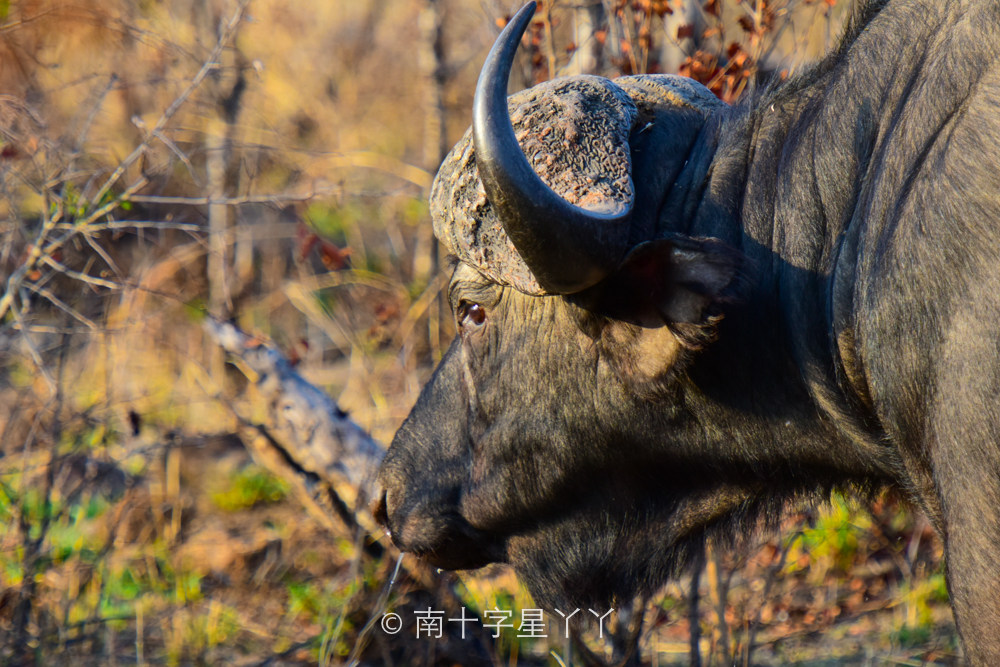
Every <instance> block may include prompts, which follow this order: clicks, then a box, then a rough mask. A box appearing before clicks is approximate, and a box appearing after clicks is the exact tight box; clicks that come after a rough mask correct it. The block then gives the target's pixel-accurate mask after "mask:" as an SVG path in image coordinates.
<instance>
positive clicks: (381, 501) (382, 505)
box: [369, 482, 389, 532]
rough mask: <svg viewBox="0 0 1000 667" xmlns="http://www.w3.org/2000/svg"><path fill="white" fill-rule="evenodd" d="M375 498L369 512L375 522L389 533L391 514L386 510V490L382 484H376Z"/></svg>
mask: <svg viewBox="0 0 1000 667" xmlns="http://www.w3.org/2000/svg"><path fill="white" fill-rule="evenodd" d="M373 497H374V500H373V501H372V504H371V505H370V506H369V510H370V511H371V513H372V516H373V517H375V521H377V522H378V524H379V525H380V526H382V527H383V528H385V529H386V532H388V529H389V514H388V511H387V510H386V490H385V487H384V486H382V484H381V483H378V482H376V484H375V493H374V494H373Z"/></svg>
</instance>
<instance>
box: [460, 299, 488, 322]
mask: <svg viewBox="0 0 1000 667" xmlns="http://www.w3.org/2000/svg"><path fill="white" fill-rule="evenodd" d="M466 323H468V324H470V325H471V326H474V327H481V326H482V325H484V324H486V309H485V308H483V307H482V306H480V305H479V304H478V303H469V302H468V301H462V302H461V303H459V304H458V324H459V326H464V325H465V324H466Z"/></svg>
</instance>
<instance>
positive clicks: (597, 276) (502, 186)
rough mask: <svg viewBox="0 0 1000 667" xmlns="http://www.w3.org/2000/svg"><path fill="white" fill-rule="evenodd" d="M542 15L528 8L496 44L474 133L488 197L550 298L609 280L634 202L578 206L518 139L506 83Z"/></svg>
mask: <svg viewBox="0 0 1000 667" xmlns="http://www.w3.org/2000/svg"><path fill="white" fill-rule="evenodd" d="M534 13H535V3H534V2H529V3H528V4H527V5H525V6H524V7H522V8H521V11H519V12H518V13H517V14H516V15H515V16H514V18H512V19H511V20H510V22H509V23H508V24H507V26H506V27H505V28H504V30H503V32H502V33H500V37H499V38H498V39H497V41H496V43H495V44H494V45H493V48H492V49H491V50H490V54H489V55H488V56H487V57H486V63H485V64H484V65H483V70H482V72H481V73H480V75H479V82H478V83H477V84H476V97H475V100H474V101H473V115H472V133H473V141H474V142H475V148H476V166H477V169H478V170H479V178H480V179H481V180H482V182H483V187H484V188H485V190H486V196H487V197H488V198H489V200H490V202H491V203H492V204H493V206H495V207H496V211H497V213H498V214H499V216H500V220H501V223H502V224H503V228H504V230H505V231H506V232H507V235H508V236H509V237H510V239H511V241H513V243H514V247H515V248H517V251H518V253H519V254H520V255H521V258H522V259H523V260H524V263H525V264H527V265H528V268H529V269H531V272H532V273H533V274H534V275H535V279H536V280H537V281H538V283H539V284H540V285H541V286H542V287H543V288H545V290H546V291H548V292H550V293H555V294H573V293H575V292H579V291H581V290H584V289H586V288H588V287H590V286H592V285H595V284H596V283H598V282H600V281H601V280H603V279H604V278H605V277H606V276H608V275H609V274H610V273H611V272H612V271H614V269H615V268H617V266H618V263H619V261H620V260H621V258H622V256H623V255H624V254H625V251H626V250H627V246H628V232H629V219H630V217H631V215H632V202H631V201H629V202H628V204H627V205H625V206H624V207H621V206H619V207H617V210H611V211H594V210H588V209H584V208H581V207H579V206H575V205H573V204H571V203H569V202H568V201H566V200H565V199H563V198H562V197H560V196H559V195H558V194H556V193H555V192H554V191H553V190H552V189H551V188H550V187H549V186H548V185H546V184H545V182H544V181H542V179H541V178H539V176H538V174H536V173H535V170H534V169H533V168H532V166H531V164H530V163H529V162H528V159H527V158H526V157H525V155H524V153H523V152H522V150H521V146H520V144H518V141H517V137H516V136H515V135H514V127H513V125H512V124H511V121H510V114H509V113H508V111H507V79H508V77H509V76H510V70H511V66H512V65H513V62H514V54H515V52H516V51H517V46H518V42H520V40H521V35H523V34H524V31H525V29H526V28H527V27H528V24H529V23H530V22H531V17H532V16H533V15H534Z"/></svg>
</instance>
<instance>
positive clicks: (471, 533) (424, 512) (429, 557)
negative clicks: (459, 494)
mask: <svg viewBox="0 0 1000 667" xmlns="http://www.w3.org/2000/svg"><path fill="white" fill-rule="evenodd" d="M371 512H372V515H373V516H374V517H375V520H376V521H377V522H378V523H379V524H380V525H381V526H383V527H384V528H385V530H386V533H387V534H388V535H389V538H390V539H391V540H392V543H393V544H394V545H395V546H396V547H397V548H398V549H399V550H400V551H403V552H407V553H412V554H413V555H415V556H417V557H418V558H421V559H423V560H425V561H427V562H428V563H430V564H431V565H433V566H434V567H438V568H441V569H444V570H474V569H478V568H481V567H485V566H486V565H489V564H491V563H503V562H506V560H507V545H506V539H505V538H503V537H501V536H498V535H494V534H491V533H488V532H486V531H482V530H479V529H477V528H475V527H473V526H472V525H470V524H469V522H468V521H466V520H465V519H464V518H463V517H462V516H461V515H460V514H458V513H457V512H455V511H454V510H451V509H448V508H445V507H441V506H426V505H424V506H417V507H410V508H391V501H390V500H389V499H388V495H387V494H386V493H385V492H380V493H377V494H376V496H375V501H374V502H373V503H372V506H371Z"/></svg>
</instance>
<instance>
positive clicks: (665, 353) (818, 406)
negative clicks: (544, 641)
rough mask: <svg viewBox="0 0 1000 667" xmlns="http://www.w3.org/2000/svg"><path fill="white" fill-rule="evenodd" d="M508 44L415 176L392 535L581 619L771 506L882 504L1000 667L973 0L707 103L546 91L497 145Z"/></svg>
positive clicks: (996, 484) (987, 274)
mask: <svg viewBox="0 0 1000 667" xmlns="http://www.w3.org/2000/svg"><path fill="white" fill-rule="evenodd" d="M522 27H523V26H522ZM504 40H506V42H504ZM517 41H518V39H517V35H514V36H513V37H512V38H511V37H510V36H509V35H507V36H501V42H500V43H498V47H497V48H498V49H501V47H503V48H507V49H508V52H509V53H508V52H503V53H501V51H502V49H501V51H497V53H499V54H500V55H498V56H497V57H496V58H494V56H493V55H491V59H490V60H488V63H487V70H488V71H489V72H490V73H489V75H487V74H484V77H485V79H484V80H485V83H484V80H481V82H480V89H479V90H477V112H476V114H477V115H476V119H475V128H474V130H475V131H474V132H473V133H472V134H471V135H467V137H466V138H465V139H464V140H463V141H462V142H461V143H460V144H459V146H458V147H456V149H455V151H453V153H452V155H451V156H450V157H449V159H448V161H446V163H445V165H444V167H443V168H442V171H441V174H440V175H439V177H438V179H437V182H436V184H435V188H434V195H433V198H432V211H433V216H434V220H435V229H436V231H437V233H438V236H439V238H441V239H442V242H443V243H444V244H445V245H446V247H447V248H448V249H449V250H450V251H451V252H452V253H454V254H455V255H456V256H457V258H458V261H457V263H456V267H455V270H454V275H453V277H452V280H451V283H450V286H449V297H450V299H451V303H452V306H453V308H454V310H455V316H456V320H457V323H458V329H459V333H458V335H457V336H456V338H455V340H454V342H453V343H452V344H451V347H450V348H449V350H448V352H447V354H446V355H445V357H444V359H443V360H442V362H441V364H440V366H439V367H438V368H437V370H436V372H435V373H434V375H433V377H432V378H431V380H430V382H428V384H427V386H426V387H425V388H424V390H423V392H422V394H421V396H420V398H419V400H418V401H417V404H416V406H415V407H414V408H413V411H412V412H411V414H410V416H409V417H408V418H407V420H406V422H405V423H404V424H403V426H402V427H401V428H400V430H399V432H398V433H397V434H396V437H395V440H394V442H393V444H392V447H391V448H390V450H389V452H388V454H387V456H386V458H385V460H384V462H383V465H382V468H381V472H380V475H379V485H380V490H379V495H378V498H377V500H376V502H375V505H374V509H375V513H376V515H377V516H378V517H379V519H380V520H381V521H382V522H383V523H384V524H385V525H386V526H387V527H388V529H389V530H390V531H391V534H392V538H393V540H394V541H395V542H396V544H397V545H399V547H400V548H402V549H404V550H407V551H412V552H414V553H416V554H418V555H420V556H422V557H424V558H426V559H427V560H428V561H430V562H431V563H435V564H437V565H438V566H439V567H444V568H476V567H480V566H483V565H486V564H487V563H491V562H508V563H510V564H512V565H513V566H514V567H515V568H516V570H517V572H518V573H519V575H520V576H521V577H522V578H523V580H524V581H525V582H526V583H527V585H528V586H529V588H530V590H531V591H532V593H533V594H534V595H535V597H536V599H537V600H538V602H539V603H541V604H543V605H547V606H558V605H561V604H566V603H569V604H576V605H577V606H579V605H580V604H581V603H598V602H601V603H604V602H608V601H615V600H618V601H622V600H628V599H630V597H631V596H632V595H634V594H636V593H641V592H649V591H652V590H653V589H655V588H656V587H658V586H659V585H660V584H662V583H663V582H664V581H665V580H666V579H667V578H669V577H670V576H672V575H674V574H676V573H677V571H678V569H679V568H680V567H682V566H683V565H684V564H685V562H686V561H687V559H688V558H689V556H690V554H692V553H694V552H695V550H697V549H699V548H700V547H701V545H702V543H703V541H704V539H705V537H706V536H707V535H719V536H734V535H736V536H738V535H745V534H747V533H748V532H750V531H753V530H754V529H755V528H756V527H758V526H759V525H760V523H761V522H762V521H764V522H767V521H772V522H773V521H774V520H776V518H777V517H780V513H781V509H782V508H783V507H785V506H786V504H787V503H788V501H790V500H795V499H799V498H810V497H821V496H823V495H825V494H828V493H829V492H830V490H832V489H836V488H840V489H846V490H848V491H851V492H855V493H860V494H862V495H868V494H871V493H875V492H878V491H879V490H881V489H884V488H887V487H895V488H898V489H900V490H901V491H902V492H904V493H905V494H907V495H908V496H909V497H910V498H912V500H913V501H914V502H915V503H916V504H918V505H919V506H920V507H921V508H922V509H923V510H924V511H925V512H926V513H927V515H928V516H929V517H930V519H931V521H932V522H933V524H934V526H935V527H936V529H937V530H938V531H939V532H940V534H941V535H942V536H943V538H944V541H945V545H946V553H947V566H948V581H949V586H950V591H951V596H952V601H953V604H954V609H955V612H956V617H957V620H958V624H959V629H960V631H961V633H962V636H963V638H964V642H965V647H966V652H967V656H968V659H969V661H970V662H971V664H973V665H977V666H979V667H987V666H989V667H995V666H996V665H1000V570H998V568H997V559H998V554H1000V397H998V391H1000V67H998V65H1000V3H998V2H988V1H982V0H979V1H972V0H951V1H949V2H942V1H941V0H898V1H897V0H890V1H888V2H869V3H867V4H866V5H863V6H861V7H860V8H858V9H857V10H856V11H855V15H854V16H853V18H852V21H851V23H850V25H849V26H848V28H847V31H846V34H845V36H844V37H843V39H842V41H841V43H840V46H839V47H838V48H837V50H836V51H835V52H834V53H832V54H831V55H830V56H828V57H827V58H825V59H824V60H823V61H821V62H819V63H818V64H816V65H815V66H813V67H812V69H811V70H809V71H807V72H804V73H802V74H801V75H798V76H795V77H792V78H790V79H789V80H787V81H784V82H780V83H777V84H775V85H773V86H770V87H766V88H764V89H762V90H757V91H755V92H753V93H751V94H750V95H748V96H747V99H746V100H745V101H743V102H741V103H740V104H738V105H737V106H734V107H727V106H725V105H721V104H718V103H715V102H713V101H710V99H709V98H708V96H707V95H706V94H705V91H704V90H703V89H699V88H698V87H697V85H696V84H691V83H690V82H684V81H683V80H678V79H674V78H670V77H662V78H659V77H646V78H642V77H637V78H625V79H621V80H616V81H615V82H605V81H604V80H599V79H598V80H594V79H593V78H589V79H587V78H582V79H570V80H565V81H563V82H555V83H553V84H548V85H547V86H548V87H544V88H536V89H533V91H528V92H526V93H521V94H519V95H518V96H514V97H512V98H511V100H510V102H509V109H510V111H511V116H512V118H513V123H514V125H513V132H512V133H511V134H510V135H507V134H504V133H505V132H510V123H509V122H508V121H507V114H506V113H503V106H504V105H506V104H507V103H506V102H505V101H504V100H503V95H502V94H501V96H500V97H499V98H497V97H496V94H493V97H492V98H490V94H491V93H490V92H489V91H490V90H494V91H495V90H504V89H505V86H506V72H507V70H506V69H504V67H503V65H502V61H503V58H505V57H507V55H504V54H505V53H508V55H509V54H512V52H513V49H514V48H516V44H517ZM504 44H506V45H507V46H504ZM511 57H512V56H511ZM494 60H496V61H497V62H501V65H497V66H496V67H499V69H498V70H497V71H498V72H499V74H497V73H495V72H493V70H492V69H490V68H491V67H494ZM490 81H493V83H490ZM501 84H502V86H504V88H500V85H501ZM490 86H492V88H490ZM491 99H492V102H490V100H491ZM497 99H499V100H500V101H499V102H497ZM481 102H482V104H481ZM490 104H493V106H489V105H490ZM498 104H499V105H500V106H497V105H498ZM498 110H499V111H498ZM595 133H596V134H595ZM507 136H516V141H518V142H520V145H521V146H523V147H524V149H525V152H526V153H527V162H526V163H525V164H529V165H530V166H529V168H527V170H525V169H524V168H523V164H522V162H523V161H524V160H525V157H524V156H523V154H522V153H521V152H520V150H519V149H518V150H516V151H512V150H511V149H510V146H511V144H510V141H508V140H507V139H505V138H504V137H507ZM504 141H507V143H504ZM514 146H515V148H516V146H517V144H516V143H515V144H514ZM519 160H520V161H522V162H518V161H519ZM519 165H521V166H519ZM532 171H533V172H534V173H532ZM534 174H537V176H536V175H534ZM533 179H534V180H533ZM539 183H542V185H539ZM553 192H554V193H555V195H553V194H552V193H553ZM552 197H555V199H553V198H552ZM539 202H541V203H539ZM567 221H569V222H567ZM601 253H604V254H601ZM589 262H592V264H589Z"/></svg>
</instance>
